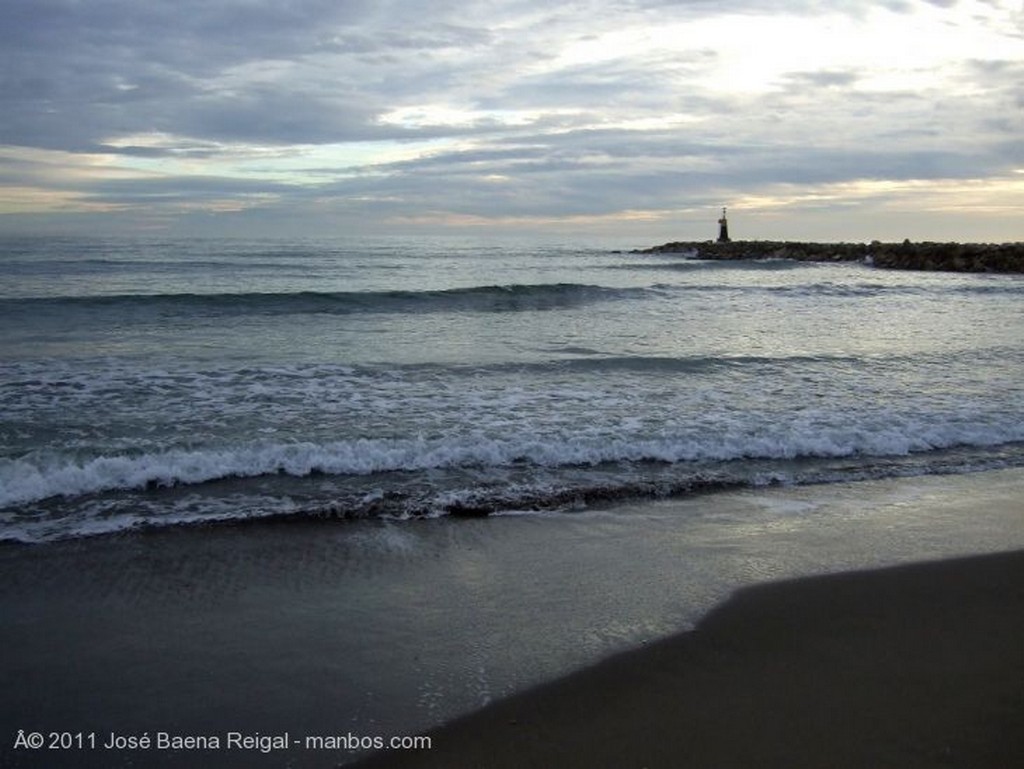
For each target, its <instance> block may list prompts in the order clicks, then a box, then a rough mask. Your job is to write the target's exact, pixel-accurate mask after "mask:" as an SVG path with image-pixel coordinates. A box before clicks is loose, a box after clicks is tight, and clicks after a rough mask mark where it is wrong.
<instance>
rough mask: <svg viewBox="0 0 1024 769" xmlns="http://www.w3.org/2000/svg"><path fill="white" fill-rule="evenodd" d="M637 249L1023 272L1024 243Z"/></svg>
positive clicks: (768, 243) (708, 244)
mask: <svg viewBox="0 0 1024 769" xmlns="http://www.w3.org/2000/svg"><path fill="white" fill-rule="evenodd" d="M632 253H637V254H669V253H687V254H692V255H693V256H695V257H696V258H698V259H794V260H797V261H810V262H858V261H859V262H865V263H867V264H873V265H875V266H876V267H884V268H888V269H897V270H949V271H955V272H1024V243H930V242H923V243H911V242H910V241H909V240H905V241H903V242H902V243H881V242H879V241H877V240H875V241H872V242H871V243H799V242H791V241H772V240H748V241H732V242H730V243H718V242H715V241H710V240H707V241H702V242H685V241H675V242H672V243H665V244H663V245H660V246H654V247H653V248H645V249H641V250H637V251H633V252H632Z"/></svg>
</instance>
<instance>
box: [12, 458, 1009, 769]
mask: <svg viewBox="0 0 1024 769" xmlns="http://www.w3.org/2000/svg"><path fill="white" fill-rule="evenodd" d="M1022 500H1024V470H1020V469H1006V470H999V471H990V472H983V473H971V474H964V475H952V476H924V477H914V478H903V479H898V478H897V479H882V480H874V481H864V482H854V483H837V484H828V485H818V486H795V487H775V488H764V489H747V490H739V491H730V492H721V493H716V494H709V495H696V496H691V497H684V498H677V499H664V500H637V501H632V502H624V503H619V504H615V505H610V506H608V507H595V508H593V509H587V510H579V511H572V512H565V513H560V514H554V513H544V514H540V515H509V516H498V517H494V518H488V519H478V520H456V519H437V520H423V521H405V522H391V523H389V522H385V521H366V522H337V521H333V522H332V521H314V522H308V523H304V524H265V525H247V526H245V527H242V528H237V527H222V528H217V527H192V528H188V527H186V528H182V529H177V530H175V529H168V530H163V531H158V532H150V533H132V534H125V535H121V536H114V537H99V538H93V539H84V540H77V541H72V542H67V543H56V544H52V545H45V546H40V547H18V546H10V547H5V548H2V549H0V569H2V571H3V574H4V580H3V582H2V584H0V616H2V617H3V622H2V623H0V648H2V649H3V651H4V658H3V673H4V689H3V696H2V697H0V765H3V766H4V767H12V769H64V768H66V767H69V768H72V769H81V768H86V769H92V768H93V767H95V768H96V769H118V768H120V767H134V768H137V767H140V766H145V767H147V769H178V767H192V766H203V767H207V768H208V769H213V768H216V769H242V768H243V767H244V768H245V769H253V768H259V769H264V768H265V769H286V768H287V769H333V768H334V767H337V766H339V765H346V766H347V765H349V764H350V763H352V762H354V761H357V760H359V759H364V758H366V756H367V754H366V752H365V751H363V752H360V751H358V750H350V749H348V748H347V747H345V746H342V745H340V744H339V743H338V742H337V741H333V742H332V741H329V740H320V738H322V737H328V738H334V737H344V736H347V735H356V736H364V737H365V736H371V735H375V736H383V737H388V736H403V735H404V736H414V735H423V734H425V735H427V736H429V737H430V738H431V741H432V748H431V749H430V750H420V751H406V752H397V751H395V752H388V753H383V754H380V755H379V756H378V757H376V758H370V759H369V761H368V763H367V764H366V766H368V767H382V766H395V767H399V766H409V767H427V766H438V767H480V768H481V769H485V768H487V767H502V766H510V767H511V766H515V767H531V766H533V767H551V766H558V767H563V766H565V767H573V766H581V767H582V766H586V767H616V768H618V767H636V768H637V769H639V768H640V767H648V769H655V767H772V766H778V767H783V766H785V767H864V768H865V769H868V768H870V769H877V767H901V768H904V767H918V766H929V767H930V766H935V767H945V766H957V767H972V768H973V767H1008V766H1015V765H1019V764H1020V763H1021V760H1022V759H1024V753H1022V741H1021V738H1020V736H1019V734H1020V730H1019V728H1017V726H1018V725H1019V723H1020V721H1021V718H1022V716H1024V694H1022V693H1024V652H1022V649H1024V611H1022V609H1024V587H1022V586H1024V554H1022V553H1024V509H1022V504H1024V503H1022ZM921 564H924V565H921ZM879 569H880V570H879ZM822 575H825V576H822ZM686 631H693V632H686ZM595 665H596V667H595ZM566 676H568V677H566ZM53 734H56V735H58V736H61V737H63V735H69V737H68V739H71V740H75V739H79V738H78V737H77V735H83V736H82V738H81V740H85V741H87V742H86V744H85V745H73V746H71V747H69V748H59V749H49V748H33V747H31V745H29V744H28V742H27V741H28V740H29V739H36V737H35V736H34V735H41V737H42V738H43V739H45V740H50V735H53ZM161 734H163V735H168V736H169V737H170V738H174V737H178V738H180V741H179V743H177V744H175V743H174V742H173V740H172V741H171V742H170V743H168V742H167V741H166V739H165V744H164V746H163V747H160V746H159V745H158V744H157V743H156V740H157V739H158V737H159V735H161ZM146 735H148V736H149V737H150V739H151V741H152V742H151V743H150V744H149V746H148V747H146V746H143V745H141V744H138V743H132V742H131V740H132V739H133V738H136V739H139V740H141V739H142V738H144V737H145V736H146ZM112 738H113V739H115V741H116V740H120V742H119V743H116V744H115V746H114V747H112V748H105V747H103V744H105V743H106V742H108V741H110V740H111V739H112ZM247 738H248V739H250V742H249V743H245V740H246V739H247ZM261 739H262V740H264V742H262V743H261V742H259V740H261ZM310 739H312V742H310ZM89 740H95V742H96V746H95V747H93V745H92V744H90V743H88V741H89ZM188 740H193V742H191V743H189V742H188ZM199 740H205V742H203V743H200V742H199ZM230 740H234V742H229V741H230ZM274 740H277V742H274ZM318 740H320V741H319V742H318ZM247 745H248V746H247ZM261 745H263V746H265V747H266V749H265V750H263V749H261V747H260V746H261Z"/></svg>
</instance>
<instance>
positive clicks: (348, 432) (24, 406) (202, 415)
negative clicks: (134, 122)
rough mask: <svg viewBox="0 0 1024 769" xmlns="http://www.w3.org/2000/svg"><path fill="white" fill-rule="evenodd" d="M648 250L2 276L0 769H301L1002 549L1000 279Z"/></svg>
mask: <svg viewBox="0 0 1024 769" xmlns="http://www.w3.org/2000/svg"><path fill="white" fill-rule="evenodd" d="M648 245H650V244H649V243H635V244H629V245H627V246H626V247H623V246H622V245H621V243H601V242H597V243H581V242H562V243H552V242H545V243H538V242H528V241H512V240H507V239H502V240H499V239H497V238H491V237H473V238H471V237H460V238H432V239H426V238H418V239H417V238H398V237H392V238H387V239H383V238H381V239H375V240H364V239H354V238H338V239H312V238H311V239H306V240H288V241H284V240H282V241H271V240H266V239H262V240H255V239H253V240H244V239H233V240H210V239H180V238H174V239H172V238H163V239H161V238H157V237H152V236H150V237H145V238H142V237H137V238H124V237H121V238H113V237H107V238H98V237H97V238H82V237H76V238H71V237H24V238H14V237H4V238H2V239H0V543H2V544H0V573H2V574H3V575H4V576H3V579H2V580H0V648H2V649H3V650H4V674H5V681H6V682H7V685H6V688H5V690H4V696H3V697H2V698H0V764H3V765H4V766H11V767H19V768H20V769H44V768H45V769H53V768H54V767H74V769H83V768H86V769H88V768H90V767H96V769H111V767H138V766H146V767H152V768H154V769H155V768H158V767H159V768H167V769H178V767H185V766H197V765H202V766H204V767H217V769H237V768H239V767H246V769H252V767H267V768H268V769H284V768H285V767H287V768H288V769H304V768H305V767H308V768H309V769H321V768H326V767H336V766H338V765H340V764H345V763H348V762H351V761H353V760H355V759H357V758H358V757H359V756H360V755H362V754H363V753H362V752H360V751H359V750H357V749H351V750H349V749H344V750H342V749H332V750H326V749H316V746H317V745H320V746H322V745H325V744H328V743H330V744H331V745H334V744H336V743H338V742H339V741H340V740H341V738H346V739H347V738H350V737H354V738H355V740H356V743H358V744H366V741H367V740H369V741H371V742H372V741H373V740H375V739H378V738H380V739H389V738H390V737H393V736H402V735H405V736H408V735H415V734H420V733H422V732H424V731H425V730H428V729H430V728H431V727H433V726H436V725H438V724H440V723H442V722H444V721H446V720H449V719H451V718H454V717H457V716H459V715H460V714H463V713H466V712H469V711H472V710H473V709H476V708H479V707H481V706H484V705H486V704H488V703H489V702H493V701H494V700H496V699H499V698H501V697H504V696H506V695H509V694H513V693H515V692H520V691H524V690H526V689H528V688H530V687H532V686H534V685H536V684H539V683H543V682H545V681H549V680H552V679H554V678H557V677H559V676H562V675H564V674H566V673H567V672H569V671H572V670H577V669H579V668H581V667H585V666H587V665H590V664H593V663H594V662H595V661H597V660H600V659H602V658H604V657H606V656H608V655H610V654H615V653H618V652H620V651H624V650H628V649H632V648H637V647H639V646H642V645H643V644H645V643H647V642H649V641H652V640H654V639H658V638H662V637H665V636H667V635H670V634H673V633H676V632H680V631H684V630H686V629H688V628H692V627H693V626H694V624H695V623H697V622H699V620H700V617H701V616H702V615H703V614H704V613H705V612H707V611H708V610H709V609H710V608H711V607H713V606H714V605H716V604H717V603H719V602H721V601H722V600H725V599H726V598H727V597H728V596H729V595H730V594H731V593H732V592H733V591H734V590H736V589H738V588H742V587H743V586H745V585H750V584H754V583H759V582H764V581H766V580H777V579H784V578H790V577H799V576H804V575H809V574H820V573H823V572H835V571H846V570H851V569H859V568H873V567H877V566H885V565H892V564H897V563H907V562H911V561H918V560H926V559H933V558H945V557H952V556H956V555H964V554H972V553H981V552H994V551H999V550H1005V549H1007V548H1021V547H1024V507H1022V501H1021V500H1022V497H1021V489H1022V488H1024V333H1022V332H1024V277H1022V276H1020V275H999V274H954V273H939V272H906V271H886V270H882V269H877V268H874V267H872V266H870V265H866V264H859V263H850V262H847V263H804V262H796V261H785V260H763V261H702V260H699V259H696V258H694V256H693V255H692V254H687V253H678V254H640V253H631V248H633V247H645V246H648ZM596 706H599V703H597V705H596ZM283 733H286V734H287V735H290V736H289V740H290V741H293V742H290V744H296V745H298V746H299V747H298V748H295V749H293V750H291V751H290V752H284V753H278V752H277V751H270V752H268V753H262V752H259V751H253V750H249V751H239V750H234V749H224V748H223V746H222V748H221V749H219V750H204V749H198V748H197V749H173V748H170V749H156V748H154V749H152V750H143V749H141V748H137V747H132V746H133V745H135V744H137V743H132V742H131V739H130V738H133V737H138V736H139V735H146V734H148V735H150V736H152V737H154V739H155V736H156V735H158V734H169V735H173V736H176V737H180V738H181V740H180V741H181V742H182V744H191V743H187V740H186V738H196V739H197V740H198V739H199V738H202V739H203V740H206V741H207V742H208V741H209V739H208V738H210V737H218V738H219V739H220V740H221V741H222V743H224V742H226V735H228V734H241V735H245V736H253V739H254V740H255V739H256V738H257V737H258V736H259V735H262V736H264V737H267V736H268V735H269V736H277V735H280V734H283ZM37 734H38V735H51V734H57V736H58V738H59V739H63V736H64V735H69V737H68V740H70V742H69V745H68V746H66V747H67V749H60V750H49V749H40V750H35V749H32V747H31V745H30V744H29V742H28V740H30V739H35V735H37ZM19 735H22V737H23V739H22V740H21V742H19V740H18V737H19ZM76 735H82V736H76ZM114 737H117V738H118V739H122V738H123V739H122V744H126V745H128V747H127V748H123V749H116V750H109V749H102V748H95V749H91V745H92V743H91V742H90V740H93V739H95V740H96V741H97V742H98V743H99V742H105V741H107V740H108V739H113V738H114ZM309 738H312V740H313V742H312V743H310V742H309ZM325 738H330V739H329V740H327V739H325ZM39 739H43V737H42V736H40V737H39ZM76 740H77V742H76ZM310 744H312V745H313V746H314V748H310V749H306V747H305V746H308V745H310ZM26 746H28V747H26ZM57 748H61V743H58V744H57Z"/></svg>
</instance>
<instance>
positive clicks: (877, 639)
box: [359, 552, 1024, 769]
mask: <svg viewBox="0 0 1024 769" xmlns="http://www.w3.org/2000/svg"><path fill="white" fill-rule="evenodd" d="M1022 723H1024V552H1014V553H1007V554H998V555H989V556H980V557H975V558H966V559H956V560H949V561H941V562H934V563H928V564H920V565H911V566H903V567H895V568H889V569H883V570H878V571H870V572H855V573H849V574H839V575H831V576H826V577H818V578H810V579H802V580H795V581H787V582H780V583H775V584H769V585H764V586H758V587H752V588H746V589H743V590H741V591H739V592H738V593H737V594H736V595H735V596H733V597H732V598H731V599H730V600H729V601H727V602H726V603H725V604H723V605H722V606H720V607H719V608H717V609H716V610H714V611H713V612H712V613H711V614H710V615H708V616H707V617H706V618H705V619H704V620H703V621H702V622H701V623H700V624H699V626H698V627H697V629H696V630H694V631H693V632H689V633H684V634H681V635H677V636H675V637H672V638H669V639H667V640H664V641H660V642H657V643H654V644H651V645H649V646H647V647H646V648H643V649H640V650H637V651H633V652H627V653H624V654H621V655H618V656H616V657H614V658H612V659H609V660H607V661H605V662H603V663H601V664H598V665H597V666H595V667H592V668H589V669H587V670H584V671H582V672H579V673H577V674H573V675H570V676H568V677H566V678H564V679H561V680H559V681H556V682H554V683H552V684H549V685H546V686H542V687H540V688H537V689H535V690H533V691H530V692H526V693H524V694H521V695H519V696H515V697H512V698H511V699H508V700H506V701H503V702H500V703H498V704H495V705H493V706H492V707H489V708H486V709H484V710H481V711H479V712H477V713H474V714H472V715H470V716H468V717H466V718H463V719H460V720H457V721H455V722H453V723H451V724H448V725H447V726H444V727H442V728H440V729H438V730H436V731H434V732H433V733H431V734H430V735H429V736H430V737H431V738H432V748H431V749H430V750H424V751H418V752H411V751H404V752H399V751H392V752H388V753H381V754H378V755H377V756H376V757H374V758H372V759H371V760H369V761H366V762H365V763H361V764H359V767H360V769H385V768H386V767H395V768H396V769H397V768H398V767H408V768H409V769H412V768H413V767H474V768H475V769H485V768H487V769H490V768H493V769H499V768H500V767H509V768H510V769H511V768H512V767H515V768H516V769H524V768H527V767H588V768H589V769H595V768H599V767H609V769H611V768H612V767H617V768H624V767H638V768H639V767H648V769H656V768H657V767H665V768H666V769H669V768H670V767H674V768H677V769H681V768H683V767H701V768H709V767H715V768H719V769H721V768H723V767H751V768H754V767H760V768H762V769H763V768H764V767H780V769H781V768H782V767H786V768H787V769H794V768H796V767H814V768H815V769H821V768H823V767H830V768H831V769H840V768H842V767H858V768H860V769H868V768H871V769H882V768H883V767H893V768H894V769H895V768H896V767H899V768H900V769H911V768H912V767H949V766H955V767H972V768H973V769H977V767H993V768H995V767H999V769H1005V768H1006V767H1011V766H1024V729H1022V728H1021V724H1022Z"/></svg>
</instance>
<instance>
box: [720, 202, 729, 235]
mask: <svg viewBox="0 0 1024 769" xmlns="http://www.w3.org/2000/svg"><path fill="white" fill-rule="evenodd" d="M718 242H719V243H728V242H729V220H728V219H726V218H725V209H724V208H723V209H722V218H721V219H719V220H718Z"/></svg>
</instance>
